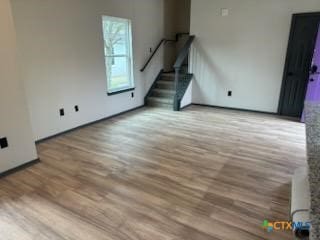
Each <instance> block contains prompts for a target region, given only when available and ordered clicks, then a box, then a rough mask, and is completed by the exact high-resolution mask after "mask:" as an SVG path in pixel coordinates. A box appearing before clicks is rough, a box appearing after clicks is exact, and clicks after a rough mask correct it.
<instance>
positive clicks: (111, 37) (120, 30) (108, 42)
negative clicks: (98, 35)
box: [104, 20, 129, 56]
mask: <svg viewBox="0 0 320 240" xmlns="http://www.w3.org/2000/svg"><path fill="white" fill-rule="evenodd" d="M127 39H128V23H127V22H126V21H125V22H123V21H121V22H117V21H115V20H107V21H104V40H105V54H106V56H110V55H112V54H114V55H127V54H128V52H129V51H128V47H127V45H128V43H127Z"/></svg>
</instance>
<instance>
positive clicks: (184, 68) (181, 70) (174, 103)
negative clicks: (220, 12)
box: [141, 36, 195, 111]
mask: <svg viewBox="0 0 320 240" xmlns="http://www.w3.org/2000/svg"><path fill="white" fill-rule="evenodd" d="M194 38H195V37H194V36H189V38H188V40H187V42H186V43H185V45H184V47H183V48H182V49H181V51H180V52H179V54H178V57H177V60H176V62H175V64H174V66H173V69H174V71H172V72H163V70H162V71H161V72H160V73H159V74H158V76H157V78H156V80H155V81H154V83H153V84H152V86H151V88H150V90H149V92H148V94H147V96H146V97H145V104H146V105H147V106H151V107H162V108H168V109H173V110H175V111H179V110H180V105H181V101H182V98H183V96H184V94H185V92H186V91H187V88H188V86H189V84H190V82H191V80H192V78H193V74H190V73H188V54H189V51H190V48H191V44H192V42H193V40H194ZM177 39H178V37H177ZM164 41H174V40H162V41H161V42H160V43H159V45H158V47H157V48H156V50H155V52H154V53H153V54H152V55H151V57H150V58H149V59H148V61H147V63H146V64H145V66H144V67H143V68H142V69H141V72H143V71H144V70H145V68H146V67H147V66H148V64H149V63H150V61H151V59H152V57H153V56H154V54H155V53H156V52H157V50H158V49H159V47H160V46H161V44H162V43H163V42H164Z"/></svg>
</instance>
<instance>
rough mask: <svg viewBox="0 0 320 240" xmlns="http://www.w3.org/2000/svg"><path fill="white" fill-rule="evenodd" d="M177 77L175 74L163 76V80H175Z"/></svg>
mask: <svg viewBox="0 0 320 240" xmlns="http://www.w3.org/2000/svg"><path fill="white" fill-rule="evenodd" d="M174 79H175V77H174V76H161V80H163V81H172V82H173V81H174Z"/></svg>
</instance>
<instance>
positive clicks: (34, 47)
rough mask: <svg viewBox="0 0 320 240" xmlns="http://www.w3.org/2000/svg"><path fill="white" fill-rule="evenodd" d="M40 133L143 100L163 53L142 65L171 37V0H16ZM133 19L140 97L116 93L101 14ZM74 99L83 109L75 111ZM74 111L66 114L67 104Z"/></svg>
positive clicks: (27, 82)
mask: <svg viewBox="0 0 320 240" xmlns="http://www.w3.org/2000/svg"><path fill="white" fill-rule="evenodd" d="M11 2H12V5H13V15H14V20H15V25H16V29H17V36H18V49H19V55H20V57H19V60H20V63H21V66H22V67H23V68H22V73H23V77H24V83H25V88H26V94H27V100H28V105H29V109H30V115H31V122H32V127H33V132H34V139H36V140H39V139H42V138H45V137H48V136H51V135H54V134H56V133H60V132H62V131H65V130H68V129H71V128H74V127H77V126H79V125H82V124H85V123H88V122H92V121H95V120H98V119H101V118H105V117H108V116H110V115H113V114H117V113H119V112H122V111H125V110H128V109H132V108H134V107H137V106H140V105H142V104H143V98H144V96H145V94H146V92H147V89H148V88H149V86H150V85H151V84H152V82H153V80H154V79H155V77H156V76H157V74H158V73H159V71H160V70H161V69H162V68H163V53H162V52H160V53H159V54H157V56H156V58H155V59H154V60H153V61H152V63H151V65H150V66H149V68H148V70H146V72H145V73H143V74H141V73H140V71H139V70H140V68H141V67H142V66H143V64H144V62H145V61H146V59H147V57H148V56H149V54H150V53H149V48H150V47H154V46H155V45H156V44H157V43H158V41H159V40H160V39H161V38H162V37H163V25H164V24H163V0H67V1H66V0H12V1H11ZM102 15H109V16H116V17H123V18H128V19H131V20H132V28H133V55H134V77H135V86H136V90H135V98H134V99H132V98H131V93H123V94H120V95H115V96H110V97H108V96H107V94H106V82H107V81H106V74H105V63H104V52H103V36H102V23H101V16H102ZM74 105H79V107H80V112H79V113H75V112H74V110H73V107H74ZM60 108H65V111H66V116H65V117H63V118H60V116H59V109H60Z"/></svg>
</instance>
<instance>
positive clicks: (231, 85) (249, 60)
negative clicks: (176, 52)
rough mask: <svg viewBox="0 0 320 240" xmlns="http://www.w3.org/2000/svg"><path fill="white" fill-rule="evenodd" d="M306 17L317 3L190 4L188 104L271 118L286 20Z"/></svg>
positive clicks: (206, 0) (224, 0)
mask: <svg viewBox="0 0 320 240" xmlns="http://www.w3.org/2000/svg"><path fill="white" fill-rule="evenodd" d="M222 8H228V9H229V11H230V13H229V16H228V17H222V16H221V9H222ZM311 11H320V1H319V0H303V1H302V0H265V1H262V0H241V1H239V0H192V7H191V33H192V34H195V35H196V42H195V44H194V49H193V51H192V65H193V72H194V74H195V81H194V84H193V102H194V103H202V104H209V105H217V106H224V107H234V108H243V109H251V110H260V111H268V112H276V111H277V107H278V101H279V95H280V88H281V83H282V74H283V68H284V63H285V55H286V48H287V43H288V38H289V31H290V24H291V17H292V14H293V13H299V12H311ZM228 90H231V91H233V97H228V96H227V91H228Z"/></svg>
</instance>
